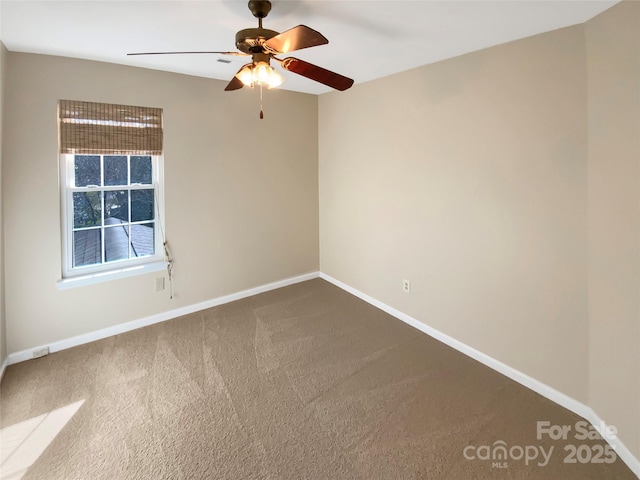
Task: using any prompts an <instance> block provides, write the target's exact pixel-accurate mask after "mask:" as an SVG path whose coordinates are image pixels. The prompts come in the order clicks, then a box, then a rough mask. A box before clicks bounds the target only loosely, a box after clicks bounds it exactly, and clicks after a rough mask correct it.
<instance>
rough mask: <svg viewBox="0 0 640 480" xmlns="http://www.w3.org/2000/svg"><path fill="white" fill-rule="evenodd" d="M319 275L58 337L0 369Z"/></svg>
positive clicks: (20, 354)
mask: <svg viewBox="0 0 640 480" xmlns="http://www.w3.org/2000/svg"><path fill="white" fill-rule="evenodd" d="M318 276H319V273H318V272H310V273H306V274H303V275H298V276H296V277H291V278H286V279H284V280H279V281H277V282H273V283H269V284H266V285H261V286H258V287H255V288H250V289H248V290H243V291H241V292H237V293H232V294H230V295H224V296H222V297H218V298H214V299H211V300H207V301H205V302H201V303H196V304H193V305H187V306H186V307H181V308H177V309H175V310H169V311H167V312H162V313H158V314H155V315H151V316H149V317H145V318H141V319H139V320H133V321H131V322H126V323H121V324H119V325H114V326H112V327H107V328H103V329H101V330H96V331H93V332H89V333H84V334H82V335H78V336H76V337H71V338H67V339H64V340H58V341H56V342H52V343H49V344H47V345H40V346H35V347H32V348H29V349H27V350H21V351H19V352H14V353H10V354H9V356H8V357H7V359H6V360H5V362H4V363H3V367H2V369H3V370H2V371H3V372H4V367H5V364H6V365H13V364H14V363H19V362H24V361H26V360H31V359H32V358H33V351H34V350H40V349H42V348H46V347H49V352H50V353H54V352H59V351H60V350H66V349H67V348H71V347H76V346H78V345H84V344H85V343H90V342H94V341H96V340H102V339H103V338H107V337H111V336H113V335H118V334H120V333H125V332H129V331H131V330H136V329H138V328H142V327H146V326H149V325H153V324H154V323H160V322H164V321H167V320H171V319H173V318H177V317H181V316H183V315H188V314H190V313H194V312H198V311H200V310H206V309H207V308H212V307H217V306H218V305H223V304H225V303H229V302H234V301H236V300H241V299H243V298H246V297H251V296H253V295H257V294H259V293H264V292H268V291H270V290H275V289H276V288H282V287H286V286H288V285H293V284H294V283H300V282H304V281H306V280H311V279H313V278H318Z"/></svg>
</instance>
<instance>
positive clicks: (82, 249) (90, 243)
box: [73, 228, 102, 267]
mask: <svg viewBox="0 0 640 480" xmlns="http://www.w3.org/2000/svg"><path fill="white" fill-rule="evenodd" d="M101 251H102V245H101V239H100V229H99V228H92V229H90V230H80V231H79V232H73V266H74V267H82V266H86V265H95V264H96V263H102V255H101Z"/></svg>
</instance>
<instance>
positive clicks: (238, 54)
mask: <svg viewBox="0 0 640 480" xmlns="http://www.w3.org/2000/svg"><path fill="white" fill-rule="evenodd" d="M194 53H216V54H219V55H236V56H238V57H246V56H247V54H246V53H240V52H142V53H127V55H191V54H194Z"/></svg>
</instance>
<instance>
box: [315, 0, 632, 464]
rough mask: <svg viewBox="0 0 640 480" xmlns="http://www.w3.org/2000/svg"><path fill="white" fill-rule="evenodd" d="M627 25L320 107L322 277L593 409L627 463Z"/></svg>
mask: <svg viewBox="0 0 640 480" xmlns="http://www.w3.org/2000/svg"><path fill="white" fill-rule="evenodd" d="M639 32H640V3H639V2H626V1H625V2H622V3H620V4H619V5H616V6H614V7H613V8H611V9H609V10H607V11H606V12H604V13H603V14H601V15H600V16H598V17H596V18H595V19H593V20H591V21H590V22H588V23H587V24H586V25H580V26H576V27H571V28H567V29H562V30H558V31H554V32H550V33H547V34H543V35H539V36H536V37H531V38H528V39H524V40H520V41H517V42H513V43H509V44H506V45H502V46H498V47H494V48H491V49H487V50H483V51H479V52H475V53H472V54H469V55H465V56H461V57H458V58H454V59H451V60H448V61H444V62H440V63H437V64H433V65H428V66H424V67H421V68H418V69H415V70H411V71H408V72H404V73H401V74H398V75H393V76H390V77H387V78H384V79H381V80H376V81H373V82H369V83H365V84H361V85H357V86H356V87H354V88H353V89H352V90H351V91H349V92H346V93H345V94H327V95H323V96H322V97H320V102H319V115H320V117H319V141H320V150H319V152H320V154H319V162H320V173H319V175H320V268H321V271H323V272H325V273H327V274H328V275H331V276H333V277H335V278H337V279H338V280H340V281H342V282H344V283H346V284H348V285H351V286H353V287H355V288H357V289H358V290H360V291H362V292H364V293H366V294H368V295H370V296H372V297H374V298H376V299H378V300H381V301H382V302H384V303H387V304H389V305H391V306H392V307H395V308H397V309H398V310H401V311H403V312H405V313H407V314H409V315H411V316H413V317H415V318H416V319H418V320H419V321H422V322H424V323H425V324H427V325H429V326H431V327H434V328H436V329H438V330H440V331H442V332H444V333H446V334H448V335H450V336H452V337H454V338H456V339H458V340H460V341H462V342H464V343H466V344H468V345H470V346H472V347H474V348H476V349H478V350H480V351H481V352H484V353H486V354H488V355H490V356H492V357H494V358H496V359H498V360H500V361H502V362H504V363H506V364H507V365H510V366H512V367H514V368H516V369H518V370H520V371H522V372H524V373H526V374H528V375H530V376H532V377H534V378H536V379H538V380H540V381H542V382H544V383H546V384H548V385H550V386H552V387H554V388H556V389H557V390H559V391H560V392H563V393H565V394H567V395H569V396H570V397H573V398H574V399H576V400H578V401H580V402H582V403H584V404H586V405H588V406H590V407H591V408H593V409H594V411H595V412H596V413H597V414H598V415H599V416H600V417H601V418H603V419H604V420H605V421H606V422H608V423H609V424H613V425H615V426H617V427H618V429H619V430H620V434H619V437H620V439H621V440H622V441H623V442H624V443H625V445H626V446H627V447H628V448H629V449H630V450H631V452H632V454H633V455H635V456H636V458H640V248H639V247H640V74H639V71H640V33H639ZM403 278H406V279H409V280H411V282H412V292H411V294H405V293H403V292H402V290H401V282H402V279H403Z"/></svg>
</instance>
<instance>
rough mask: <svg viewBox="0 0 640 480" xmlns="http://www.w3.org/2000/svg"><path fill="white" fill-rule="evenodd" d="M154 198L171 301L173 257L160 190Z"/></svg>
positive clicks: (155, 193)
mask: <svg viewBox="0 0 640 480" xmlns="http://www.w3.org/2000/svg"><path fill="white" fill-rule="evenodd" d="M153 196H154V198H155V203H156V218H157V219H158V227H159V228H160V236H161V237H162V249H163V255H164V261H165V262H167V276H168V277H169V299H170V300H173V282H172V280H173V257H172V256H171V251H170V250H169V243H168V242H167V238H166V237H165V235H164V228H163V226H162V218H161V217H160V211H159V210H160V206H159V205H160V204H159V203H158V189H157V188H154V189H153Z"/></svg>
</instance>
